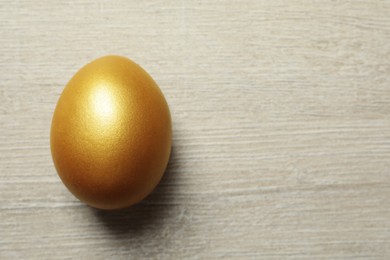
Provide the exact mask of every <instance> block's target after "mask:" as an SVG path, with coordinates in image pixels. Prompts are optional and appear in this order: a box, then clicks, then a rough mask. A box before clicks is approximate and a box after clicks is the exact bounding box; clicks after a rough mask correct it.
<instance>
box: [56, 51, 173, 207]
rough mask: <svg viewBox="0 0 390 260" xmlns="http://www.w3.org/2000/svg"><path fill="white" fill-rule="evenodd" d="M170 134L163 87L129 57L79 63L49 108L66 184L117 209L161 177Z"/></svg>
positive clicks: (76, 192) (59, 166)
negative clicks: (55, 101) (53, 104)
mask: <svg viewBox="0 0 390 260" xmlns="http://www.w3.org/2000/svg"><path fill="white" fill-rule="evenodd" d="M171 139H172V125H171V116H170V112H169V107H168V104H167V102H166V100H165V98H164V95H163V93H162V92H161V90H160V88H159V87H158V86H157V84H156V82H155V81H154V80H153V79H152V78H151V76H150V75H149V74H148V73H147V72H146V71H145V70H143V69H142V68H141V67H140V66H139V65H137V64H136V63H134V62H133V61H131V60H129V59H127V58H125V57H121V56H114V55H110V56H105V57H102V58H99V59H97V60H94V61H92V62H91V63H89V64H87V65H85V66H84V67H83V68H81V69H80V70H79V71H78V72H77V73H76V74H75V75H74V76H73V78H72V79H71V80H70V81H69V82H68V84H67V85H66V87H65V88H64V90H63V92H62V94H61V96H60V98H59V100H58V103H57V106H56V109H55V111H54V115H53V119H52V125H51V134H50V146H51V152H52V157H53V162H54V165H55V168H56V170H57V173H58V175H59V177H60V178H61V180H62V182H63V183H64V184H65V186H66V187H67V188H68V189H69V191H70V192H71V193H73V194H74V195H75V196H76V197H77V198H79V199H80V200H81V201H83V202H85V203H87V204H89V205H90V206H92V207H95V208H100V209H119V208H125V207H128V206H131V205H133V204H135V203H137V202H139V201H141V200H142V199H144V198H145V197H146V196H147V195H148V194H150V193H151V192H152V190H153V189H154V188H155V187H156V185H157V184H158V183H159V181H160V180H161V178H162V176H163V174H164V171H165V169H166V167H167V164H168V160H169V156H170V151H171Z"/></svg>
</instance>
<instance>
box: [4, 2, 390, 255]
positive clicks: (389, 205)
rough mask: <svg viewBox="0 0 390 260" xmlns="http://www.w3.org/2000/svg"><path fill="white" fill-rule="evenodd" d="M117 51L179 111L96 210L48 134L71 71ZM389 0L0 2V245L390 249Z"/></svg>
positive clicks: (164, 251) (98, 249) (7, 250)
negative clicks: (69, 183)
mask: <svg viewBox="0 0 390 260" xmlns="http://www.w3.org/2000/svg"><path fill="white" fill-rule="evenodd" d="M111 53H113V54H120V55H124V56H128V57H130V58H132V59H133V60H135V61H136V62H138V63H139V64H141V65H142V66H143V67H144V68H145V69H146V70H148V71H149V73H150V74H151V75H152V76H153V77H154V78H155V80H156V81H157V82H158V83H159V85H160V86H161V88H162V90H163V92H164V93H165V95H166V97H167V100H168V102H169V104H170V106H171V111H172V116H173V121H174V152H173V155H172V158H171V162H170V165H169V168H168V171H167V173H166V176H165V178H164V179H163V181H162V183H161V184H160V185H159V186H158V188H157V190H156V191H155V192H154V193H153V194H152V195H151V196H150V197H149V198H148V199H146V200H145V201H144V202H142V203H141V204H139V205H137V206H135V207H133V208H129V209H127V210H124V211H119V212H102V211H97V210H93V209H91V208H89V207H87V206H85V205H83V204H81V203H80V202H78V201H77V200H76V199H75V198H74V197H73V196H72V195H70V194H69V193H68V191H67V190H66V189H65V187H64V186H63V185H62V183H61V182H60V180H59V178H58V177H57V175H56V172H55V170H54V167H53V164H52V161H51V155H50V150H49V130H50V123H51V116H52V112H53V109H54V107H55V104H56V101H57V99H58V97H59V95H60V93H61V91H62V89H63V87H64V85H65V84H66V82H67V81H68V80H69V79H70V77H71V76H72V75H73V73H75V72H76V71H77V70H78V69H79V68H80V67H81V66H82V65H84V64H85V63H87V62H89V61H90V60H92V59H95V58H97V57H99V56H102V55H105V54H111ZM389 99H390V1H379V0H344V1H330V0H329V1H325V0H324V1H314V0H307V1H304V0H288V1H287V0H286V1H281V0H276V1H269V0H246V1H232V0H231V1H189V0H187V1H185V0H183V1H163V0H161V1H157V0H155V1H108V0H107V1H92V0H85V1H28V0H25V1H24V0H20V1H15V0H3V1H1V2H0V144H1V146H0V258H1V259H18V258H23V259H60V258H74V259H76V258H81V259H140V258H153V259H215V258H224V259H285V258H296V259H322V258H323V259H337V258H341V259H345V258H362V259H389V258H390V102H389V101H390V100H389Z"/></svg>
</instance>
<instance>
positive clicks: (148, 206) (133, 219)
mask: <svg viewBox="0 0 390 260" xmlns="http://www.w3.org/2000/svg"><path fill="white" fill-rule="evenodd" d="M178 170H179V164H178V161H177V159H176V149H175V147H174V145H173V146H172V150H171V155H170V158H169V162H168V165H167V168H166V170H165V173H164V175H163V177H162V179H161V181H160V183H159V184H158V185H157V187H156V188H155V189H154V191H153V192H152V193H151V194H150V195H149V196H148V197H147V198H145V199H144V200H143V201H141V202H140V203H138V204H136V205H133V206H131V207H129V208H125V209H120V210H110V211H108V210H99V209H95V208H91V210H92V212H93V214H94V216H95V217H96V218H97V220H98V221H99V222H100V223H102V225H103V227H104V228H106V229H107V230H108V231H109V232H110V233H112V234H113V235H114V236H118V237H126V236H127V235H128V234H129V235H131V236H139V235H142V234H143V233H145V232H147V230H151V229H153V230H158V229H159V228H161V227H163V226H164V223H165V222H166V221H168V220H169V219H170V218H173V217H174V216H175V214H173V212H174V208H175V207H177V204H175V203H174V195H175V194H174V188H175V187H176V182H177V177H178V176H177V173H178Z"/></svg>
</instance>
